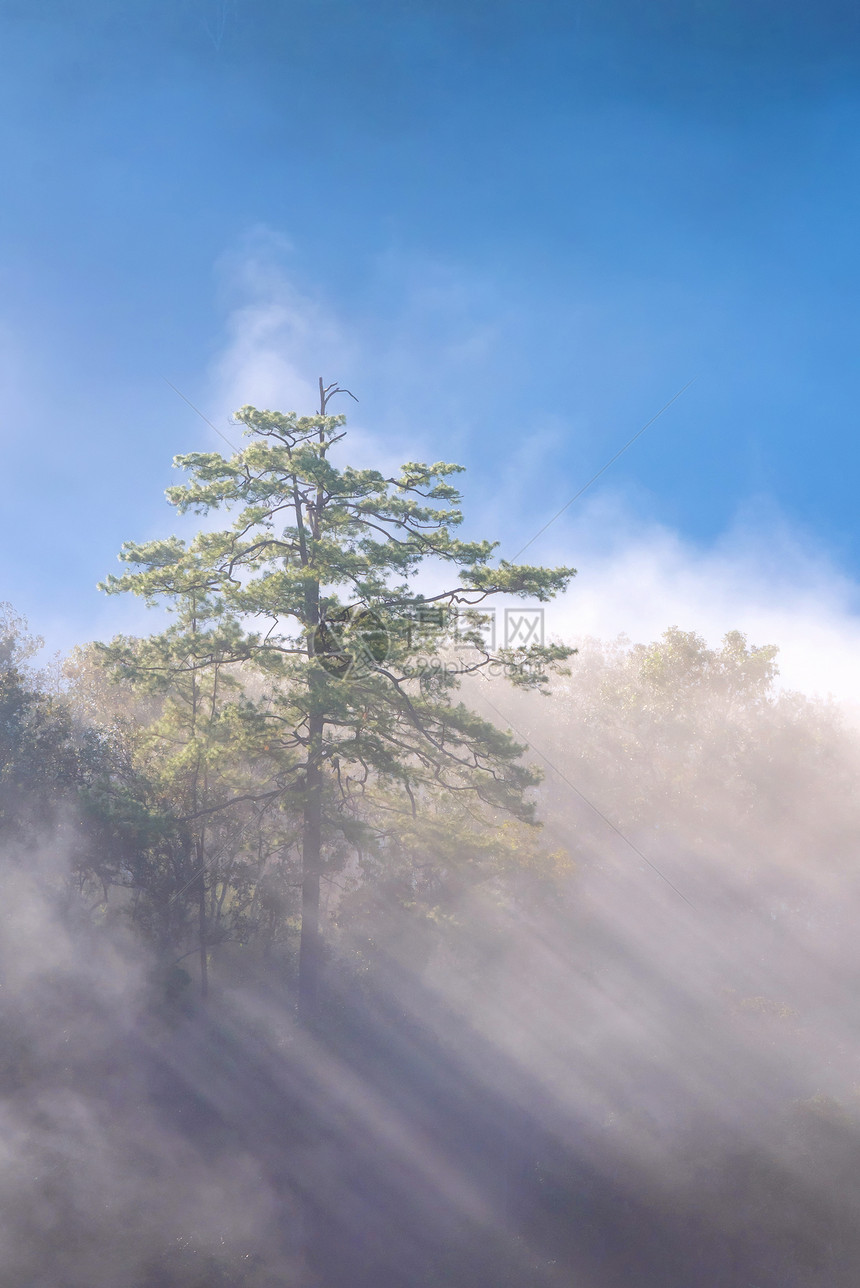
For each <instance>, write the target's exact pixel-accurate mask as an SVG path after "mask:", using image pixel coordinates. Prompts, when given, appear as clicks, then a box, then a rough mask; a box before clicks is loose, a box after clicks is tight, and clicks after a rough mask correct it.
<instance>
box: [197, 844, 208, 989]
mask: <svg viewBox="0 0 860 1288" xmlns="http://www.w3.org/2000/svg"><path fill="white" fill-rule="evenodd" d="M197 864H198V866H199V868H200V879H199V881H198V884H197V922H198V929H199V938H200V996H201V998H202V999H203V1000H204V1001H205V1000H206V998H207V997H208V996H209V957H208V946H207V943H206V866H205V865H206V854H205V851H204V849H203V839H202V837H198V839H197Z"/></svg>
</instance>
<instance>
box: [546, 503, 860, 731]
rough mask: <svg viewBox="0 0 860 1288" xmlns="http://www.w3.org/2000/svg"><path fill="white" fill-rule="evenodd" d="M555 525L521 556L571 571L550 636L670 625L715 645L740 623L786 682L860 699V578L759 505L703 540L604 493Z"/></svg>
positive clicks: (551, 617) (649, 633)
mask: <svg viewBox="0 0 860 1288" xmlns="http://www.w3.org/2000/svg"><path fill="white" fill-rule="evenodd" d="M559 527H560V528H562V524H561V523H560V524H559ZM562 531H563V533H564V535H563V537H562V539H561V540H559V539H558V536H555V539H554V540H552V539H551V538H552V537H553V536H554V535H555V534H553V533H551V532H550V533H547V535H546V537H545V538H543V539H542V540H541V542H540V543H535V545H534V546H533V547H531V548H530V549H529V551H528V554H527V556H525V555H524V556H523V557H524V558H526V557H528V558H530V559H532V560H534V562H546V563H561V562H564V563H573V564H575V565H577V567H578V568H579V574H578V576H577V577H576V578H575V579H574V582H573V584H572V586H571V588H570V590H569V591H568V592H567V594H566V595H565V596H564V597H563V598H562V599H561V600H560V601H558V602H557V603H556V604H555V605H552V606H551V607H550V608H549V609H548V611H547V621H548V627H549V630H550V631H551V632H552V633H555V634H559V635H562V636H564V637H566V638H573V637H576V636H583V635H595V636H598V637H602V638H612V637H614V636H616V635H619V634H626V635H628V636H630V638H631V639H633V640H634V641H637V642H639V641H648V640H651V639H654V638H656V637H657V636H658V635H659V634H660V633H661V632H662V631H663V630H665V629H666V627H667V626H670V625H677V626H680V627H681V628H682V629H686V630H695V631H697V632H698V633H699V634H700V635H703V636H704V637H705V639H706V640H708V641H709V642H710V643H717V642H719V640H720V639H721V638H722V636H723V635H724V634H725V633H726V632H727V631H729V630H735V629H737V630H741V631H743V632H744V633H745V634H746V635H747V636H748V638H749V639H750V641H751V642H752V643H754V644H778V645H779V648H780V656H779V665H780V673H781V682H782V683H783V684H784V685H786V686H787V687H790V688H797V689H800V690H802V691H804V692H806V693H810V694H814V693H817V694H820V695H822V696H824V695H827V694H832V695H833V696H834V697H836V698H838V699H841V700H844V701H846V702H848V703H850V704H855V703H856V704H858V706H860V667H858V658H860V611H858V605H860V586H858V585H857V583H856V582H854V581H852V580H851V579H850V578H849V577H847V576H846V575H845V574H844V573H843V572H841V571H840V570H839V569H838V568H837V567H836V566H835V564H834V562H833V560H832V558H831V557H830V556H829V555H828V553H827V552H826V551H824V550H822V549H820V548H816V547H815V545H814V544H813V542H812V541H811V540H810V538H809V537H808V535H807V534H801V533H799V532H797V531H793V530H792V529H791V527H790V526H789V525H787V524H786V522H785V521H784V520H782V519H780V517H779V516H778V515H774V514H773V513H772V508H771V507H769V506H768V505H767V504H766V503H762V504H761V506H760V512H759V513H756V507H750V509H749V510H748V511H747V512H746V513H744V514H742V515H741V516H740V517H739V519H738V521H737V522H736V523H735V524H734V525H733V526H732V528H731V529H730V530H729V531H728V532H726V533H725V534H723V535H722V536H721V537H719V538H718V539H717V540H716V541H715V542H714V543H713V544H712V545H710V546H707V547H702V546H696V545H694V544H692V543H691V542H688V541H685V540H684V539H683V538H682V537H681V536H679V534H678V533H677V532H673V531H671V530H669V529H668V528H665V527H661V526H660V525H658V524H656V523H644V522H641V521H638V520H637V519H636V517H635V515H634V514H633V513H631V510H630V509H629V508H628V507H626V506H625V505H624V503H623V502H620V501H619V500H618V499H617V498H613V497H611V496H604V497H600V496H598V497H597V498H596V499H595V500H594V501H592V502H591V503H590V504H589V505H587V506H584V507H583V509H582V511H581V512H580V514H579V515H578V516H577V517H576V519H575V520H570V521H568V522H567V523H566V524H564V526H563V528H562Z"/></svg>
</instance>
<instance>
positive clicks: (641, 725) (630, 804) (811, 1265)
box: [0, 606, 860, 1288]
mask: <svg viewBox="0 0 860 1288" xmlns="http://www.w3.org/2000/svg"><path fill="white" fill-rule="evenodd" d="M0 634H2V644H0V747H2V772H0V829H2V871H1V872H0V882H2V887H3V909H4V920H3V937H2V949H0V952H2V972H3V974H2V982H3V988H2V993H0V999H2V1000H0V1023H2V1030H3V1045H2V1052H3V1054H2V1066H0V1078H2V1084H0V1089H2V1128H0V1130H2V1143H3V1153H4V1164H3V1169H2V1174H0V1186H2V1189H3V1199H4V1202H3V1205H2V1210H3V1217H2V1220H3V1240H2V1248H3V1251H2V1278H3V1281H4V1282H8V1283H10V1284H11V1283H15V1284H19V1283H21V1284H23V1283H27V1284H34V1285H35V1284H45V1285H48V1284H50V1285H56V1284H63V1285H64V1286H65V1285H69V1288H72V1286H75V1288H77V1285H82V1286H83V1285H88V1286H94V1285H95V1286H99V1285H105V1288H108V1286H111V1288H112V1286H114V1285H116V1284H119V1283H122V1284H127V1285H134V1286H135V1288H137V1285H140V1288H144V1286H146V1288H155V1286H156V1285H158V1286H159V1288H168V1286H169V1288H203V1286H204V1285H206V1288H211V1286H212V1285H218V1284H223V1285H236V1286H237V1288H238V1286H240V1285H242V1286H244V1285H247V1286H248V1288H252V1286H253V1288H257V1286H259V1285H275V1284H278V1285H295V1288H305V1286H307V1288H311V1286H312V1285H314V1286H316V1285H319V1286H320V1288H340V1286H341V1285H343V1288H347V1285H348V1286H349V1288H355V1286H361V1285H367V1288H370V1286H371V1285H373V1286H374V1288H378V1286H379V1285H392V1286H393V1285H397V1286H398V1288H399V1286H400V1285H402V1286H403V1288H407V1285H409V1286H412V1285H431V1284H433V1285H437V1284H446V1285H447V1284H451V1285H457V1284H463V1285H466V1284H470V1285H472V1284H485V1285H487V1288H490V1285H503V1284H510V1285H512V1286H513V1285H524V1284H536V1285H537V1284H547V1285H568V1284H577V1285H579V1284H584V1285H589V1286H593V1288H614V1286H615V1285H622V1284H629V1283H631V1282H636V1283H638V1284H642V1285H645V1286H648V1288H650V1286H651V1285H654V1288H656V1285H658V1284H659V1285H666V1284H671V1285H678V1286H679V1288H680V1286H681V1285H687V1284H690V1283H697V1284H702V1285H706V1286H707V1288H710V1286H711V1285H713V1288H718V1286H719V1288H722V1286H725V1288H735V1286H736V1285H740V1284H746V1283H751V1284H755V1285H757V1286H758V1288H764V1286H765V1285H773V1286H774V1288H776V1285H780V1288H813V1286H814V1288H819V1286H820V1288H824V1286H825V1285H828V1288H829V1286H832V1285H845V1288H848V1285H853V1284H854V1283H855V1282H856V1268H857V1266H858V1264H860V1247H858V1243H857V1233H856V1232H857V1229H858V1228H860V1223H858V1212H857V1210H856V1209H857V1200H856V1186H854V1185H853V1181H852V1178H853V1176H854V1175H855V1173H856V1168H857V1164H858V1161H860V1137H858V1112H860V1081H858V1073H857V1067H858V1066H857V1059H858V1054H860V1053H858V1042H857V1037H856V1023H855V1011H856V999H855V996H854V994H855V991H856V990H855V987H854V984H855V977H856V972H857V950H856V946H855V945H856V931H855V922H856V915H857V911H858V903H860V898H858V889H857V886H858V882H857V874H856V863H855V858H854V851H855V847H856V836H857V824H858V819H857V810H858V805H857V800H856V793H854V792H853V791H852V785H853V783H854V782H855V781H856V771H857V758H858V753H860V741H858V736H857V734H856V732H855V731H854V729H853V728H852V727H851V726H850V725H849V724H847V723H846V722H845V720H844V719H843V718H842V716H841V714H840V712H839V711H838V709H836V708H835V707H833V706H832V705H828V704H826V703H822V702H818V701H812V700H809V699H806V698H804V697H802V696H801V695H798V694H794V693H789V692H785V691H782V690H780V689H779V688H778V687H777V668H776V657H777V653H776V649H775V648H771V647H768V648H754V647H751V646H750V645H749V643H748V642H747V641H746V640H745V639H744V638H743V637H742V636H740V635H738V634H733V635H729V636H728V637H727V638H726V640H725V641H724V642H723V644H722V646H721V647H719V648H716V649H713V648H709V647H708V646H707V645H706V644H705V642H704V641H703V640H702V639H700V638H699V637H698V636H696V635H695V634H694V633H691V632H685V631H682V630H679V629H677V628H672V629H671V630H669V631H667V632H666V633H665V635H664V636H663V637H662V638H661V639H659V640H657V641H655V642H653V643H652V644H650V645H633V644H631V643H630V642H628V641H625V640H620V641H617V642H615V643H613V644H603V643H600V642H598V641H593V640H584V641H581V642H580V648H579V651H578V653H577V654H576V655H574V656H572V657H570V658H569V659H568V660H567V662H566V664H565V667H566V672H567V673H566V674H565V673H556V674H554V675H547V676H546V678H545V680H544V681H543V682H542V687H544V688H545V689H548V690H549V692H548V693H543V694H542V693H540V692H528V691H525V690H521V689H517V688H516V687H513V688H512V687H511V685H510V684H509V683H508V682H507V681H506V680H505V679H504V678H495V679H493V678H491V679H470V678H469V677H468V676H465V677H464V678H463V683H462V688H461V689H460V691H459V692H460V696H461V697H462V699H463V701H464V704H465V705H464V708H463V709H464V710H465V711H469V712H472V713H473V718H474V720H475V721H476V722H477V723H476V725H475V726H474V727H480V729H481V730H482V731H483V732H482V737H484V738H486V737H492V734H488V733H487V730H488V729H489V728H490V727H492V728H497V729H498V731H499V737H500V738H501V737H503V736H504V737H507V738H509V739H510V740H512V742H513V743H514V744H515V745H516V746H517V747H518V748H524V749H525V750H524V752H523V757H522V761H521V762H520V763H522V765H523V771H522V772H523V778H522V780H521V782H520V784H519V785H520V786H521V787H522V790H523V793H524V795H523V802H524V805H523V808H521V809H519V810H518V811H510V810H504V809H503V808H502V803H500V802H499V801H498V800H493V799H489V800H481V799H480V798H479V799H478V800H477V801H475V800H473V799H472V797H471V796H463V795H461V794H458V793H457V792H452V791H450V790H446V791H440V792H438V793H434V792H433V791H431V790H430V789H429V785H428V786H427V787H425V789H424V791H423V795H422V794H421V793H420V792H419V794H418V799H417V801H416V808H415V810H414V812H413V810H412V808H411V807H410V808H408V809H406V810H403V809H399V808H397V802H398V793H397V790H396V787H392V786H386V785H385V784H384V783H383V782H382V776H380V777H379V778H378V779H377V781H376V783H375V790H374V791H373V792H368V791H365V792H363V794H362V795H361V797H360V799H359V800H357V801H356V800H353V801H351V802H350V808H349V817H348V819H347V820H340V822H345V825H343V826H340V825H339V826H338V827H337V828H335V827H334V826H331V825H330V824H328V823H324V829H323V843H322V850H321V853H322V867H321V871H320V878H321V888H322V895H321V902H320V941H321V955H320V977H319V981H318V988H317V995H316V1007H315V1011H314V1014H313V1016H312V1017H310V1016H308V1015H305V1017H304V1019H303V1020H302V1021H299V1020H298V1019H297V1016H296V1007H297V1002H298V969H299V956H300V931H301V925H300V917H301V911H302V900H301V894H302V891H301V836H302V799H301V794H296V793H293V794H292V795H291V794H290V793H289V792H283V791H279V792H278V793H277V795H276V794H274V786H275V785H277V786H280V782H279V779H278V773H279V772H283V769H282V766H283V763H284V762H280V765H279V764H278V762H276V760H275V758H274V756H273V754H272V746H271V743H269V745H268V746H267V744H266V742H265V741H264V739H265V738H267V737H269V734H268V731H267V729H266V728H265V727H264V728H263V729H262V730H261V729H260V728H259V727H258V726H257V724H255V721H256V720H257V718H258V714H255V713H259V709H260V699H261V694H263V692H264V689H265V683H266V682H267V681H266V680H265V677H264V679H261V678H260V675H259V673H257V672H255V671H254V670H253V669H252V668H251V667H249V665H248V662H247V660H244V661H240V662H239V663H238V664H237V665H235V666H234V667H233V668H232V669H233V672H234V674H233V676H232V679H231V681H230V684H229V685H225V687H224V689H223V692H222V694H221V695H220V696H219V695H217V694H216V695H215V697H214V706H213V695H212V693H211V691H209V692H208V694H207V698H208V701H209V706H208V708H207V710H208V712H209V714H208V715H207V720H209V721H210V723H209V724H207V726H206V729H205V737H206V738H207V739H211V744H210V743H208V742H207V743H206V744H205V745H204V744H203V743H202V742H197V743H193V742H192V750H193V753H194V754H193V756H192V755H191V753H190V752H189V740H188V738H187V734H185V735H183V736H180V733H179V732H178V731H181V730H182V729H183V725H182V719H183V718H184V717H183V710H187V708H188V692H187V690H184V689H183V688H182V684H186V682H187V678H188V677H187V674H183V675H181V677H180V679H181V684H180V685H173V687H170V686H166V685H164V684H163V683H161V682H159V683H153V682H151V674H150V678H149V679H147V678H146V675H143V676H142V678H140V676H139V675H137V674H135V673H134V672H133V671H130V670H129V668H130V667H132V668H139V669H140V672H141V673H143V672H144V671H145V665H144V663H145V660H146V659H147V658H148V657H151V656H152V650H154V649H156V648H157V647H159V646H158V643H157V637H153V641H155V642H153V641H149V642H146V641H135V640H126V641H123V642H122V643H121V645H120V644H119V643H115V644H114V645H113V646H112V648H111V649H108V650H105V649H104V648H101V647H96V646H91V647H87V648H84V649H80V650H78V651H77V652H76V653H74V654H73V655H72V656H71V657H70V658H68V659H66V660H65V661H64V662H63V663H62V664H61V665H55V666H52V667H50V668H48V669H47V670H43V671H40V670H38V669H36V668H35V663H34V657H35V655H36V652H37V646H38V641H37V640H35V639H34V638H33V637H32V636H31V635H30V634H29V632H28V628H27V625H26V623H25V622H24V621H23V620H22V619H20V618H19V617H17V616H16V615H15V613H14V611H13V610H12V609H11V608H9V607H8V606H7V608H6V609H5V611H4V616H3V622H2V632H0ZM118 656H119V661H120V663H121V665H122V666H123V667H125V668H126V671H125V673H124V674H121V673H119V672H118V671H117V657H118ZM186 656H187V655H186ZM469 656H471V655H469ZM130 674H132V677H133V682H132V680H131V679H129V675H130ZM210 679H211V677H210ZM206 682H207V683H208V682H210V681H209V680H207V681H206ZM277 682H278V677H277V676H275V683H277ZM202 683H203V681H201V684H202ZM458 700H459V699H458ZM221 703H223V705H219V704H221ZM213 711H214V712H215V713H216V716H217V719H216V720H215V722H214V723H215V725H218V726H219V728H218V732H217V737H216V736H215V734H214V733H213V723H212V720H211V716H212V712H213ZM461 720H465V717H461ZM222 721H223V722H225V725H226V730H227V732H225V731H224V730H225V725H222V724H221V722H222ZM243 722H244V723H243ZM506 731H508V732H506ZM500 746H507V744H500ZM198 753H199V754H200V756H201V759H202V763H204V764H205V766H206V769H207V774H208V777H207V787H206V791H207V793H211V796H209V795H207V796H206V797H204V798H203V799H204V801H205V802H206V803H211V802H212V801H220V800H222V799H225V798H227V797H225V796H222V795H220V793H227V794H229V799H230V800H233V801H234V802H235V803H234V804H233V805H231V807H230V808H229V809H218V810H213V811H211V813H210V814H207V815H206V818H207V824H206V833H205V838H204V840H205V846H206V854H205V858H206V865H205V870H204V871H203V872H202V873H201V870H200V869H201V864H200V863H199V861H198V860H199V852H198V850H197V847H196V845H195V844H194V843H193V840H190V839H189V837H190V829H189V818H188V815H189V813H191V812H192V811H191V810H190V809H189V775H190V774H193V772H194V769H195V767H196V764H197V761H196V759H195V757H196V756H197V754H198ZM539 771H540V772H539ZM341 772H342V774H343V770H342V771H341ZM332 778H333V779H334V780H335V781H336V771H335V772H333V773H332ZM541 779H542V781H541ZM200 799H201V798H198V804H199V802H200ZM526 805H529V806H533V807H534V809H535V813H534V815H533V814H532V812H531V809H530V808H529V809H527V808H525V806H526ZM535 818H536V819H538V820H540V822H541V823H542V826H540V827H538V826H536V825H535V822H534V821H533V819H535ZM207 976H208V980H207ZM207 983H208V988H207V989H206V992H208V996H207V997H205V998H204V997H203V996H201V994H202V992H203V991H204V985H205V984H207Z"/></svg>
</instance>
